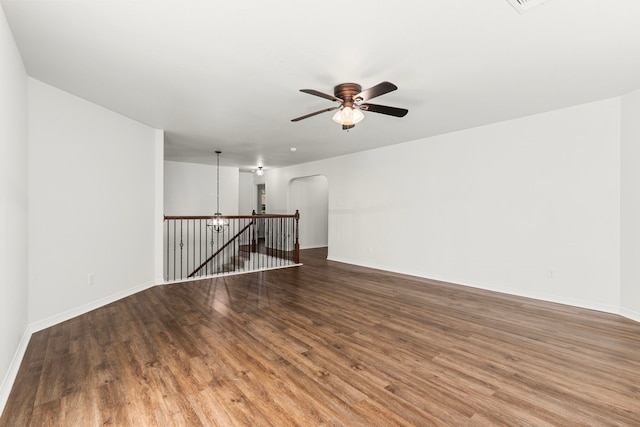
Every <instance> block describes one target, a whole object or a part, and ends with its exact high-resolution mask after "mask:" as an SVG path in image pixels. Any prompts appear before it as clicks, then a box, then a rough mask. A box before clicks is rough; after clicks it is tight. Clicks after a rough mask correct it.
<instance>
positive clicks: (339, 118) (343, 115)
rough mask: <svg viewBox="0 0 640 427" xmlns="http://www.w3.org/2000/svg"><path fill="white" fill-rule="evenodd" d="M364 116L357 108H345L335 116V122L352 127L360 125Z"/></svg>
mask: <svg viewBox="0 0 640 427" xmlns="http://www.w3.org/2000/svg"><path fill="white" fill-rule="evenodd" d="M362 119H364V114H362V111H360V110H359V109H357V108H351V107H343V108H341V109H340V110H338V112H337V113H335V114H334V115H333V121H334V122H336V123H338V124H339V125H343V126H352V125H355V124H356V123H360V122H361V121H362Z"/></svg>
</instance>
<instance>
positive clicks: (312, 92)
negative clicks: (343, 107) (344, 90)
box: [300, 89, 342, 102]
mask: <svg viewBox="0 0 640 427" xmlns="http://www.w3.org/2000/svg"><path fill="white" fill-rule="evenodd" d="M300 92H304V93H308V94H309V95H315V96H319V97H320V98H324V99H328V100H329V101H338V102H342V99H340V98H336V97H335V96H333V95H329V94H328V93H324V92H319V91H317V90H315V89H300Z"/></svg>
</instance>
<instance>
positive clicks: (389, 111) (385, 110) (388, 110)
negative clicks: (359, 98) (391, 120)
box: [360, 104, 409, 117]
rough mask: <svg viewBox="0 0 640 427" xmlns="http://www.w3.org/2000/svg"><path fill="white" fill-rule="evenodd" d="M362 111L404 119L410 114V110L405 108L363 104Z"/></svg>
mask: <svg viewBox="0 0 640 427" xmlns="http://www.w3.org/2000/svg"><path fill="white" fill-rule="evenodd" d="M360 109H361V110H364V111H371V112H372V113H380V114H386V115H388V116H395V117H404V116H406V115H407V113H408V112H409V110H407V109H405V108H396V107H389V106H387V105H377V104H362V105H360Z"/></svg>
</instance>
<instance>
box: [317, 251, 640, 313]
mask: <svg viewBox="0 0 640 427" xmlns="http://www.w3.org/2000/svg"><path fill="white" fill-rule="evenodd" d="M327 259H328V260H330V261H336V262H343V263H345V264H353V265H358V266H360V267H367V268H373V269H377V270H383V271H389V272H392V273H398V274H405V275H408V276H414V277H419V278H422V279H427V280H437V281H440V282H446V283H451V284H456V285H460V286H469V287H472V288H477V289H484V290H487V291H491V292H499V293H503V294H508V295H514V296H519V297H524V298H531V299H537V300H541V301H546V302H552V303H557V304H564V305H570V306H572V307H578V308H585V309H588V310H595V311H601V312H603V313H610V314H617V315H620V316H623V317H627V318H629V319H631V320H636V321H640V314H639V313H634V312H632V311H630V310H625V309H623V308H621V307H619V306H612V305H608V304H601V303H597V302H593V301H586V300H579V299H573V298H566V297H564V296H559V295H553V294H547V293H535V292H523V291H522V290H521V289H513V288H501V287H498V286H495V285H492V284H490V283H480V282H473V281H469V280H464V279H460V278H455V277H437V276H432V275H429V276H425V275H424V272H415V271H401V270H397V269H393V268H390V267H388V266H385V265H373V264H369V263H363V262H358V261H354V260H350V259H345V258H339V257H327Z"/></svg>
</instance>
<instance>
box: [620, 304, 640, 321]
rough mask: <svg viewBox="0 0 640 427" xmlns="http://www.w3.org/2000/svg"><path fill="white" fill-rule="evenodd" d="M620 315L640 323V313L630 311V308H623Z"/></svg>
mask: <svg viewBox="0 0 640 427" xmlns="http://www.w3.org/2000/svg"><path fill="white" fill-rule="evenodd" d="M620 315H621V316H624V317H626V318H627V319H631V320H634V321H636V322H640V313H638V312H637V311H633V310H629V309H628V308H624V307H622V309H621V310H620Z"/></svg>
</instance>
